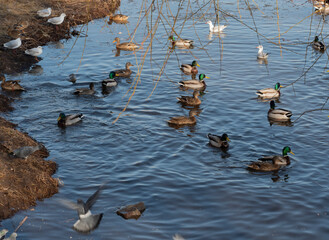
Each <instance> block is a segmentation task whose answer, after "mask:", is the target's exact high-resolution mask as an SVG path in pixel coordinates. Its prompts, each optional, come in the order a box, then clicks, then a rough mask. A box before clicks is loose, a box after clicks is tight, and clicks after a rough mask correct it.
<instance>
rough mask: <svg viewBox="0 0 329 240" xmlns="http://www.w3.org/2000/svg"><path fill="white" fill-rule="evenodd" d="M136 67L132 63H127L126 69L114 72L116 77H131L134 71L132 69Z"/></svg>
mask: <svg viewBox="0 0 329 240" xmlns="http://www.w3.org/2000/svg"><path fill="white" fill-rule="evenodd" d="M132 66H134V65H132V64H131V63H130V62H127V63H126V69H119V70H114V71H113V72H114V73H115V76H116V77H130V75H131V73H132V71H131V69H130V67H132Z"/></svg>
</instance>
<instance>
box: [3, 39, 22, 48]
mask: <svg viewBox="0 0 329 240" xmlns="http://www.w3.org/2000/svg"><path fill="white" fill-rule="evenodd" d="M21 45H22V41H21V38H17V39H15V40H11V41H9V42H6V43H4V44H3V46H4V47H5V48H9V49H16V48H19V47H20V46H21Z"/></svg>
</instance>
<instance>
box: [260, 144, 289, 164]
mask: <svg viewBox="0 0 329 240" xmlns="http://www.w3.org/2000/svg"><path fill="white" fill-rule="evenodd" d="M288 153H291V154H292V155H295V154H294V153H293V152H292V151H291V148H290V147H289V146H285V147H283V149H282V155H274V156H263V157H261V158H259V159H258V160H261V161H274V160H279V161H278V163H279V164H280V165H284V166H286V165H289V164H290V158H289V156H288Z"/></svg>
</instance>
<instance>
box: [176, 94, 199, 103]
mask: <svg viewBox="0 0 329 240" xmlns="http://www.w3.org/2000/svg"><path fill="white" fill-rule="evenodd" d="M199 96H200V93H199V91H194V92H193V97H191V96H181V97H178V98H177V100H178V101H179V102H180V103H182V104H183V105H188V106H199V105H200V104H201V100H200V99H199V98H198V97H199Z"/></svg>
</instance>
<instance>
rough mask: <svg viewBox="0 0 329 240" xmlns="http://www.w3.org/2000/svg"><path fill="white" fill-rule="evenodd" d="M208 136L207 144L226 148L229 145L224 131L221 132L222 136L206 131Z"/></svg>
mask: <svg viewBox="0 0 329 240" xmlns="http://www.w3.org/2000/svg"><path fill="white" fill-rule="evenodd" d="M208 138H209V144H210V145H211V146H213V147H217V148H228V147H229V143H228V142H229V141H230V139H229V138H228V136H227V134H226V133H223V134H222V136H217V135H215V134H211V133H208Z"/></svg>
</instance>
